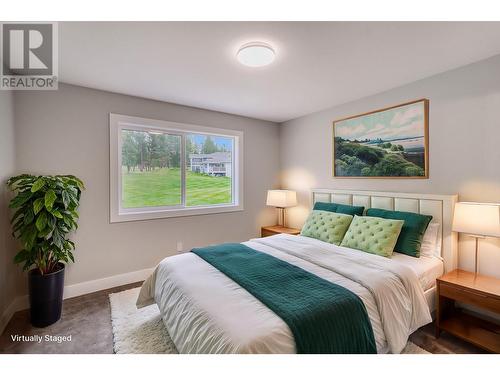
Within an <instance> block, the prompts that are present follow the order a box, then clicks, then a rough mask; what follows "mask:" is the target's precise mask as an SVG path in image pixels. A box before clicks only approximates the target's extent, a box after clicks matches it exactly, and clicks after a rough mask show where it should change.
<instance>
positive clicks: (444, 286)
mask: <svg viewBox="0 0 500 375" xmlns="http://www.w3.org/2000/svg"><path fill="white" fill-rule="evenodd" d="M455 302H462V303H464V304H467V305H471V306H474V307H477V308H480V309H484V310H488V311H492V312H494V313H497V314H500V280H499V279H496V278H494V277H488V276H483V275H474V273H472V272H467V271H462V270H454V271H451V272H449V273H447V274H446V275H443V276H441V277H440V278H438V279H437V311H436V337H439V334H440V332H441V331H446V332H449V333H451V334H452V335H455V336H457V337H460V338H461V339H463V340H465V341H468V342H470V343H472V344H474V345H476V346H479V347H481V348H483V349H485V350H488V351H490V352H493V353H500V326H499V325H498V324H495V323H492V322H489V321H486V320H483V319H480V318H478V317H476V316H473V315H470V314H466V313H465V312H463V311H461V310H460V309H459V308H457V307H456V306H455Z"/></svg>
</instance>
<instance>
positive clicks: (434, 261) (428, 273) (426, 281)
mask: <svg viewBox="0 0 500 375" xmlns="http://www.w3.org/2000/svg"><path fill="white" fill-rule="evenodd" d="M391 260H393V261H394V262H396V263H398V264H401V265H403V266H406V267H409V268H411V269H412V270H413V272H415V274H416V275H417V278H418V281H419V282H420V285H421V286H422V289H423V290H424V291H426V290H428V289H430V288H432V287H434V286H435V285H436V279H437V278H438V277H439V276H441V275H442V274H443V273H444V263H443V260H442V259H440V258H437V257H420V258H415V257H411V256H409V255H405V254H401V253H393V254H392V257H391Z"/></svg>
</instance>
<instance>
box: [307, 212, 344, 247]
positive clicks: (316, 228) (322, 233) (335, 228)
mask: <svg viewBox="0 0 500 375" xmlns="http://www.w3.org/2000/svg"><path fill="white" fill-rule="evenodd" d="M351 221H352V216H351V215H344V214H338V213H336V212H327V211H312V212H311V213H310V214H309V217H308V218H307V220H306V223H305V224H304V226H303V227H302V231H301V232H300V234H301V235H302V236H306V237H312V238H316V239H317V240H320V241H324V242H329V243H332V244H335V245H338V244H340V241H342V238H343V237H344V234H345V232H346V231H347V228H349V224H351Z"/></svg>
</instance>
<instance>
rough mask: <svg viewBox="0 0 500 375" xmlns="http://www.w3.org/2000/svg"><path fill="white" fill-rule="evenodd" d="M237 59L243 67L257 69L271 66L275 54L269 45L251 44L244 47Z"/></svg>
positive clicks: (239, 51)
mask: <svg viewBox="0 0 500 375" xmlns="http://www.w3.org/2000/svg"><path fill="white" fill-rule="evenodd" d="M236 57H237V58H238V61H239V62H240V63H242V64H243V65H246V66H250V67H252V68H257V67H259V66H265V65H269V64H271V63H272V62H273V61H274V57H275V52H274V49H273V48H272V47H271V46H270V45H269V44H267V43H263V42H251V43H247V44H244V45H242V46H241V48H240V49H239V50H238V53H237V54H236Z"/></svg>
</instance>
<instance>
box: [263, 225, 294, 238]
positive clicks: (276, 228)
mask: <svg viewBox="0 0 500 375" xmlns="http://www.w3.org/2000/svg"><path fill="white" fill-rule="evenodd" d="M280 233H286V234H294V235H296V234H299V233H300V229H295V228H288V227H282V226H281V225H273V226H271V227H262V228H261V229H260V236H261V237H267V236H274V235H275V234H280Z"/></svg>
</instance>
